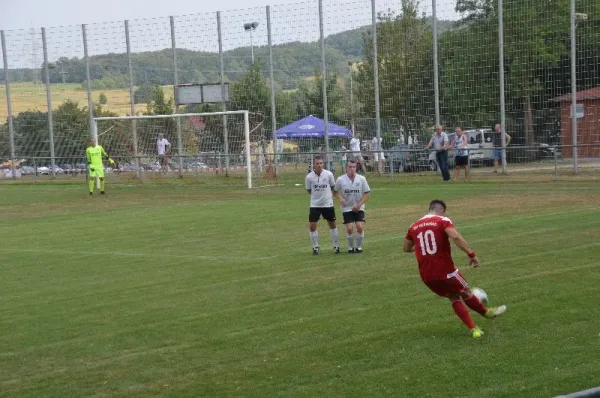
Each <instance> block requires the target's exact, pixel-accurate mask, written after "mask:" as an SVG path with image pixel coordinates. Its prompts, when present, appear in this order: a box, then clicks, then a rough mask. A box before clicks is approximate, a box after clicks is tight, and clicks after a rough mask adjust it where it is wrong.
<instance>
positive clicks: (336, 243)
mask: <svg viewBox="0 0 600 398" xmlns="http://www.w3.org/2000/svg"><path fill="white" fill-rule="evenodd" d="M329 234H330V235H331V240H332V241H333V247H340V242H339V240H338V229H337V228H333V229H330V230H329Z"/></svg>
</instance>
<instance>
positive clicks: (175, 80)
mask: <svg viewBox="0 0 600 398" xmlns="http://www.w3.org/2000/svg"><path fill="white" fill-rule="evenodd" d="M169 18H170V20H171V47H172V48H173V96H175V89H176V87H177V85H178V84H179V78H178V75H177V46H176V44H175V17H173V16H171V17H169ZM175 113H179V105H178V104H175ZM177 152H178V155H179V156H178V158H179V177H183V157H182V155H183V142H182V140H181V118H179V117H178V118H177Z"/></svg>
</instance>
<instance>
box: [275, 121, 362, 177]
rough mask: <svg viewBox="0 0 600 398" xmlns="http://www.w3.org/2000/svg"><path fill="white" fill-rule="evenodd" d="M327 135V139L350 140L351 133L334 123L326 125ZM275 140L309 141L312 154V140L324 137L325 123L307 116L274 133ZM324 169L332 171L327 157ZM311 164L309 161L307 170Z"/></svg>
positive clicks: (329, 159)
mask: <svg viewBox="0 0 600 398" xmlns="http://www.w3.org/2000/svg"><path fill="white" fill-rule="evenodd" d="M327 134H328V136H329V138H352V131H351V130H349V129H347V128H345V127H341V126H338V125H337V124H335V123H331V122H328V123H327ZM275 136H276V137H277V139H280V140H283V139H288V140H290V139H291V140H301V139H310V152H311V153H312V152H313V139H322V138H324V137H325V121H324V120H321V119H319V118H318V117H315V116H313V115H309V116H307V117H305V118H303V119H300V120H297V121H295V122H293V123H290V124H288V125H287V126H285V127H282V128H280V129H278V130H277V131H275ZM327 158H328V159H327V161H326V167H327V168H328V169H330V170H331V171H333V163H332V162H331V160H332V159H331V157H329V156H327ZM311 164H312V162H311V161H310V160H309V169H310V165H311Z"/></svg>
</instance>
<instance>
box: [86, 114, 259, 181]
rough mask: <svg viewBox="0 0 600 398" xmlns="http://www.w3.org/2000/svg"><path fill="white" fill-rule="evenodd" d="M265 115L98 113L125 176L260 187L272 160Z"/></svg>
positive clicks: (102, 137)
mask: <svg viewBox="0 0 600 398" xmlns="http://www.w3.org/2000/svg"><path fill="white" fill-rule="evenodd" d="M262 119H263V118H261V117H257V116H256V115H253V114H252V113H250V112H248V111H227V112H212V113H182V114H172V115H148V116H121V117H97V118H94V124H93V130H92V133H93V134H94V137H96V139H97V142H98V143H100V145H102V146H103V147H104V148H105V149H106V150H107V152H108V153H109V154H110V156H111V157H112V158H113V159H115V160H117V163H118V166H117V169H116V170H115V172H116V173H118V175H119V178H121V179H123V178H127V176H130V177H132V178H133V177H134V176H137V177H138V178H140V179H141V180H143V181H145V182H147V181H151V180H159V179H161V178H168V177H182V178H189V179H199V180H202V182H203V183H205V184H211V185H222V184H226V185H236V184H240V185H242V184H243V185H246V186H247V187H248V188H250V189H251V188H254V187H257V186H260V185H261V184H260V181H261V180H262V179H263V178H264V173H266V171H267V169H268V165H267V163H268V162H269V160H268V156H267V153H266V152H267V151H266V149H265V148H267V145H268V143H267V136H266V132H264V131H263V127H262V125H263V120H262Z"/></svg>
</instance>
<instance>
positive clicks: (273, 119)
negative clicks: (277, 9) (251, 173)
mask: <svg viewBox="0 0 600 398" xmlns="http://www.w3.org/2000/svg"><path fill="white" fill-rule="evenodd" d="M267 41H268V45H269V81H270V84H271V128H272V129H273V138H272V140H273V167H274V171H275V177H277V176H279V159H277V157H278V156H279V155H278V153H277V134H276V133H275V131H277V109H276V106H275V77H274V75H273V37H272V32H271V6H267Z"/></svg>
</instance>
